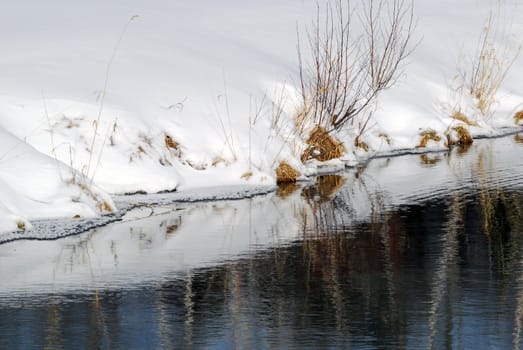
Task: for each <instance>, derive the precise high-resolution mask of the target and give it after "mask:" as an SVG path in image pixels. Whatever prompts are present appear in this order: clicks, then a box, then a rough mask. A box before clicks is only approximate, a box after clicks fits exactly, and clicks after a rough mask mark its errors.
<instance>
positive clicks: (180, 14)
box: [0, 0, 523, 231]
mask: <svg viewBox="0 0 523 350" xmlns="http://www.w3.org/2000/svg"><path fill="white" fill-rule="evenodd" d="M390 1H392V0H390ZM386 2H387V1H385V3H386ZM353 3H354V5H352V6H354V16H353V23H354V31H355V32H358V31H359V32H360V33H364V28H362V25H361V23H359V18H360V17H359V16H358V14H359V13H360V12H358V11H361V8H360V7H361V6H359V5H357V4H356V3H357V1H355V2H353ZM322 6H324V2H322V5H321V6H320V8H321V7H322ZM320 11H322V9H320ZM489 14H493V15H492V18H493V19H492V20H491V22H490V24H488V23H489V22H488V19H489ZM316 15H317V3H316V2H315V1H308V0H287V1H276V0H268V1H263V2H254V1H250V2H245V1H238V0H224V1H220V2H216V1H211V0H197V1H190V2H187V1H178V0H175V1H167V0H153V1H144V0H129V1H120V2H110V3H108V2H106V1H100V0H93V1H90V2H89V3H87V2H85V3H71V2H67V1H64V0H49V1H45V2H41V1H31V0H23V1H19V2H16V3H13V4H9V5H6V6H4V8H3V11H1V13H0V44H1V47H2V48H3V53H2V55H1V56H0V76H1V77H2V78H1V79H0V136H1V140H0V142H1V145H2V152H1V154H2V157H1V158H0V160H1V161H0V192H1V193H2V197H1V199H0V222H2V224H3V225H2V229H1V230H2V231H8V230H13V229H16V228H17V227H23V226H24V225H29V223H28V220H31V219H36V218H42V217H74V216H81V217H85V216H92V215H98V214H100V212H107V211H110V210H114V209H115V208H114V205H113V203H112V202H111V199H110V198H109V196H108V195H107V194H104V192H105V193H110V194H123V193H136V192H146V193H154V192H161V191H174V190H176V191H182V190H187V189H194V188H202V187H209V186H214V187H215V186H230V185H268V186H272V185H274V184H275V182H276V168H278V165H279V164H280V162H285V163H288V164H289V165H290V166H292V167H293V168H294V169H295V170H296V171H297V172H298V173H299V174H300V175H302V176H303V175H305V176H306V175H311V174H314V173H315V172H317V171H318V170H319V169H318V168H317V166H318V164H319V163H318V162H317V161H315V160H313V161H308V162H305V164H304V163H303V162H302V155H303V152H304V150H305V149H306V147H307V145H306V141H307V140H306V138H307V136H308V135H307V134H303V133H302V134H300V133H299V132H297V131H296V123H295V122H296V118H297V115H298V114H299V113H300V110H302V109H303V106H301V105H300V99H299V95H300V93H299V88H300V77H299V76H300V74H299V73H300V71H299V61H298V55H297V42H298V40H297V32H299V33H300V38H301V40H300V47H301V50H302V59H303V61H304V64H308V62H309V61H310V52H309V47H308V43H307V39H306V37H307V35H306V33H307V31H308V30H309V31H310V28H311V26H312V24H313V23H314V21H315V18H316ZM521 15H523V4H518V2H517V1H494V0H493V1H491V2H489V1H487V0H460V1H459V2H456V1H450V0H440V1H437V2H434V1H427V0H415V1H414V8H413V19H414V24H415V25H414V28H413V29H412V32H411V33H410V35H411V41H410V43H409V45H408V49H409V52H410V50H412V53H410V54H409V55H408V56H407V57H406V58H405V60H404V62H402V65H401V69H400V71H399V72H398V76H397V81H396V84H394V85H393V86H392V87H390V88H389V89H386V90H385V91H383V92H382V93H381V94H380V95H379V96H378V98H377V99H376V101H375V102H374V103H372V106H371V108H370V109H368V110H366V114H365V118H364V117H363V116H357V117H356V118H355V119H354V120H353V121H352V123H350V124H347V125H346V127H344V128H342V129H340V130H336V131H334V132H333V133H332V136H333V137H335V139H337V140H339V141H340V142H343V146H344V149H345V150H346V153H345V154H344V155H343V156H342V157H341V159H342V162H340V161H337V160H333V161H331V163H330V166H331V167H342V166H343V165H344V163H343V162H345V163H349V164H354V163H355V162H357V161H358V160H361V159H365V158H368V157H370V156H372V155H374V154H376V153H380V152H391V151H395V150H403V149H409V148H416V147H418V146H420V143H421V139H422V138H423V137H424V136H423V135H426V134H428V133H430V134H431V135H434V137H432V138H431V139H427V140H425V141H426V142H425V143H426V144H424V145H423V146H425V147H424V149H425V148H428V149H445V148H446V147H447V146H448V143H449V142H450V140H451V139H453V138H455V137H456V135H454V134H456V133H457V131H452V129H453V128H455V126H460V125H462V126H463V127H465V128H466V129H467V130H468V131H469V132H470V133H471V134H472V135H473V136H478V135H495V134H499V133H501V132H503V130H504V129H503V128H507V127H510V128H514V127H516V123H517V122H521V121H519V120H515V119H514V114H515V112H517V111H519V110H520V109H523V89H522V88H521V84H520V82H519V79H518V78H519V77H520V76H521V75H522V74H523V57H516V55H517V52H518V47H519V46H520V45H521V39H520V38H521V35H520V34H521V33H522V30H523V27H522V26H521V25H520V24H518V21H517V20H518V19H519V18H521ZM385 18H386V16H385ZM487 25H489V33H490V35H491V36H490V37H489V38H491V39H492V41H493V44H492V46H488V50H487V51H488V52H489V53H490V54H493V53H494V50H496V51H495V53H496V54H497V56H496V57H499V59H498V60H497V61H495V62H496V63H497V64H500V65H504V66H510V64H512V66H511V69H510V71H509V72H508V74H507V75H506V77H505V79H504V80H503V82H502V84H500V89H499V91H497V92H496V95H495V101H494V103H493V104H492V107H491V110H489V113H483V112H482V110H481V109H480V108H478V106H477V105H478V104H477V101H475V97H474V96H470V93H469V92H468V90H467V89H468V87H467V86H466V85H467V81H468V80H467V79H469V78H470V74H469V72H470V71H471V69H472V67H473V66H474V59H475V58H477V57H478V54H477V52H478V46H479V45H480V43H481V36H482V33H483V35H485V34H484V33H485V27H486V26H487ZM400 34H401V33H400ZM402 34H405V33H402ZM513 58H515V61H513V62H512V59H513ZM371 112H373V113H372V118H371V119H370V121H369V123H368V124H367V125H366V128H365V130H363V132H362V130H361V126H362V123H363V122H364V121H365V120H366V116H367V115H368V114H369V113H371ZM456 112H460V113H462V114H463V115H464V116H466V118H467V120H466V122H465V121H463V120H459V119H455V118H454V119H453V118H451V117H452V116H453V115H454V114H455V113H456ZM453 133H454V134H453ZM360 134H361V135H360ZM358 135H359V137H358V139H357V141H358V144H359V147H356V146H355V138H356V137H357V136H358ZM447 135H449V137H450V138H447ZM363 145H364V147H363ZM70 167H72V168H74V169H76V170H75V171H73V170H71V169H70ZM95 184H96V185H95ZM97 186H98V187H97ZM100 203H101V204H102V205H101V206H100Z"/></svg>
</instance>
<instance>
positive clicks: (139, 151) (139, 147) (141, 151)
mask: <svg viewBox="0 0 523 350" xmlns="http://www.w3.org/2000/svg"><path fill="white" fill-rule="evenodd" d="M138 153H146V152H145V149H144V148H143V147H142V146H138Z"/></svg>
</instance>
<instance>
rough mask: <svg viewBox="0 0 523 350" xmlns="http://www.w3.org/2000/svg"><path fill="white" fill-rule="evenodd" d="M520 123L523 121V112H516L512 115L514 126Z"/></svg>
mask: <svg viewBox="0 0 523 350" xmlns="http://www.w3.org/2000/svg"><path fill="white" fill-rule="evenodd" d="M522 121H523V111H519V112H516V114H514V122H515V123H516V124H519V123H521V122H522Z"/></svg>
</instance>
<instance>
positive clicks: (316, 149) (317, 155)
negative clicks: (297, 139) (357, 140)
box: [301, 125, 346, 162]
mask: <svg viewBox="0 0 523 350" xmlns="http://www.w3.org/2000/svg"><path fill="white" fill-rule="evenodd" d="M307 144H308V145H309V147H308V148H307V149H306V150H305V152H303V154H302V156H301V161H302V162H305V161H307V160H309V159H316V160H319V161H321V162H325V161H327V160H331V159H336V158H339V157H341V156H342V155H343V154H344V153H345V152H346V150H345V147H344V146H343V143H341V142H339V141H337V140H336V139H335V138H334V137H332V136H331V135H330V134H329V133H328V132H326V131H325V129H324V128H322V127H321V126H319V125H318V126H316V127H315V128H314V129H313V130H312V132H311V134H310V136H309V138H308V139H307Z"/></svg>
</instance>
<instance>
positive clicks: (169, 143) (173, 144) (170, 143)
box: [165, 135, 180, 150]
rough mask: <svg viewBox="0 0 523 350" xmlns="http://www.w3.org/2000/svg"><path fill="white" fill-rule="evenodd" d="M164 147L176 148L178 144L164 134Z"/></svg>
mask: <svg viewBox="0 0 523 350" xmlns="http://www.w3.org/2000/svg"><path fill="white" fill-rule="evenodd" d="M165 147H167V148H172V149H175V150H177V149H178V147H180V144H179V143H178V142H176V141H174V140H173V138H172V137H171V136H169V135H165Z"/></svg>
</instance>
